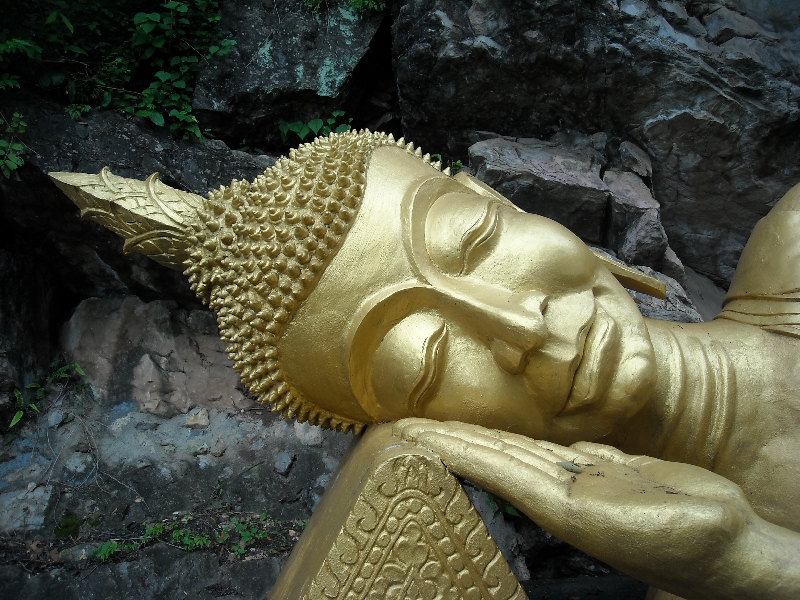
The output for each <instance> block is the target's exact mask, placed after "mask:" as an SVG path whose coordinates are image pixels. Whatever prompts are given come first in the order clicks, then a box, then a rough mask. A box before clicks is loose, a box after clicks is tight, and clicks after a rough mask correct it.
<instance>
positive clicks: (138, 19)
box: [133, 13, 147, 25]
mask: <svg viewBox="0 0 800 600" xmlns="http://www.w3.org/2000/svg"><path fill="white" fill-rule="evenodd" d="M145 21H147V15H146V14H145V13H136V15H135V16H134V17H133V23H134V25H141V24H142V23H144V22H145Z"/></svg>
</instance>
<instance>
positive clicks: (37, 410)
mask: <svg viewBox="0 0 800 600" xmlns="http://www.w3.org/2000/svg"><path fill="white" fill-rule="evenodd" d="M28 406H30V407H31V408H32V409H33V410H35V411H36V412H37V413H38V412H39V407H38V406H36V405H35V404H33V403H31V404H29V405H28Z"/></svg>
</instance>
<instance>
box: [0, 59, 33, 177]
mask: <svg viewBox="0 0 800 600" xmlns="http://www.w3.org/2000/svg"><path fill="white" fill-rule="evenodd" d="M6 75H8V74H7V73H6V74H4V75H3V76H4V77H5V76H6ZM0 89H3V87H2V80H0ZM27 126H28V124H27V123H26V122H25V121H23V120H22V115H20V114H19V113H18V112H15V113H14V114H13V115H12V116H11V120H10V121H8V120H6V118H5V116H3V114H2V113H0V128H4V129H3V133H2V134H0V171H2V173H3V175H5V176H6V177H11V171H15V170H17V169H19V168H20V167H21V166H22V165H23V164H25V161H24V159H23V158H22V156H23V154H24V152H25V149H26V146H25V144H24V143H22V140H21V139H20V138H19V137H18V136H19V134H21V133H25V128H26V127H27Z"/></svg>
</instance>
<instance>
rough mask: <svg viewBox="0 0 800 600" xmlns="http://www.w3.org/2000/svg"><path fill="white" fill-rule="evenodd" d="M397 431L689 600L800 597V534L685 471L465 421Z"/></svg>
mask: <svg viewBox="0 0 800 600" xmlns="http://www.w3.org/2000/svg"><path fill="white" fill-rule="evenodd" d="M395 432H396V435H399V436H401V437H402V438H403V439H406V440H408V441H414V442H416V443H417V444H419V445H421V446H423V447H425V448H428V449H429V450H431V451H433V452H435V453H436V454H438V455H439V456H440V457H441V458H442V461H443V462H444V463H445V465H446V466H447V467H448V468H449V469H450V470H451V471H453V472H454V473H456V474H458V475H460V476H462V477H466V478H468V479H470V480H471V481H473V482H475V483H476V484H478V485H480V486H481V487H483V488H484V489H486V490H488V491H490V492H492V493H494V494H497V495H499V496H502V497H503V498H505V499H506V500H508V501H509V502H511V503H512V504H514V506H516V507H517V508H518V509H520V510H522V511H523V512H524V513H525V514H526V515H528V516H529V517H530V518H531V519H533V520H534V521H535V522H536V523H538V524H539V525H541V526H542V527H544V528H545V529H546V530H548V531H549V532H550V533H552V534H553V535H555V536H557V537H559V538H561V539H563V540H565V541H567V542H569V543H571V544H573V545H574V546H576V547H578V548H580V549H581V550H584V551H585V552H588V553H589V554H592V555H593V556H596V557H597V558H600V559H601V560H603V561H605V562H607V563H608V564H610V565H612V566H614V567H616V568H618V569H620V570H622V571H624V572H625V573H628V574H629V575H631V576H633V577H636V578H638V579H640V580H642V581H645V582H647V583H650V584H651V585H654V586H657V587H659V588H661V589H664V590H667V591H669V592H672V593H674V594H678V595H680V596H682V597H684V598H690V599H691V598H720V599H722V598H743V599H749V598H753V599H755V598H771V599H784V598H785V599H789V598H798V597H800V534H798V533H796V532H793V531H790V530H788V529H785V528H782V527H778V526H776V525H773V524H772V523H769V522H767V521H765V520H764V519H762V518H760V517H758V516H757V515H756V514H755V513H754V512H753V510H752V508H751V507H750V505H749V504H748V503H747V501H746V500H745V498H744V496H743V494H742V491H741V489H740V488H739V487H738V486H736V485H735V484H733V483H732V482H730V481H728V480H727V479H725V478H723V477H721V476H719V475H716V474H714V473H712V472H711V471H707V470H705V469H701V468H699V467H695V466H692V465H687V464H683V463H674V462H668V461H662V460H658V459H655V458H650V457H646V456H631V455H627V454H624V453H622V452H620V451H619V450H616V449H615V448H612V447H610V446H603V445H600V444H591V443H587V442H579V443H578V444H573V446H572V447H569V448H567V447H564V446H559V445H557V444H551V443H548V442H539V441H534V440H531V439H529V438H526V437H524V436H519V435H515V434H509V433H504V432H500V431H495V430H489V429H485V428H482V427H478V426H474V425H466V424H463V423H454V422H449V423H440V422H435V421H428V420H424V419H404V420H402V421H398V423H397V424H396V425H395Z"/></svg>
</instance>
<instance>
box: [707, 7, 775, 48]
mask: <svg viewBox="0 0 800 600" xmlns="http://www.w3.org/2000/svg"><path fill="white" fill-rule="evenodd" d="M703 23H704V24H705V26H706V30H707V31H708V36H709V37H710V38H711V41H713V42H714V43H715V44H722V43H724V42H727V41H728V40H729V39H731V38H733V37H744V38H755V37H760V38H764V39H767V40H770V41H771V40H776V39H777V38H778V36H776V35H775V34H773V33H769V32H767V31H765V30H764V28H763V27H761V26H760V25H759V24H758V23H756V22H755V21H754V20H753V19H751V18H749V17H746V16H745V15H743V14H741V13H738V12H735V11H732V10H730V9H729V8H726V7H724V6H721V7H719V8H717V9H716V10H715V11H714V12H711V13H709V14H707V15H706V16H705V17H703Z"/></svg>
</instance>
